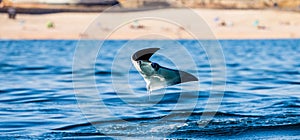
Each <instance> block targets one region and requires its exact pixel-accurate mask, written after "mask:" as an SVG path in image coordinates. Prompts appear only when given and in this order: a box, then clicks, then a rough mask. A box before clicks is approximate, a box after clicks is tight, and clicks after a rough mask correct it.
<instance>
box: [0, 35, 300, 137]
mask: <svg viewBox="0 0 300 140" xmlns="http://www.w3.org/2000/svg"><path fill="white" fill-rule="evenodd" d="M165 42H166V41H164V40H160V41H153V40H152V41H151V40H150V41H140V43H142V45H144V46H153V44H154V45H155V43H158V44H164V43H165ZM126 43H127V41H126V40H122V41H117V40H116V41H108V42H106V44H105V45H106V46H107V47H106V48H103V49H102V50H101V52H100V53H99V57H97V60H96V64H95V81H96V87H97V88H98V91H99V94H98V95H99V97H101V99H103V102H104V104H105V106H97V105H96V104H91V103H89V102H86V103H85V104H86V108H89V107H90V109H91V111H90V112H93V109H97V108H98V109H102V108H103V109H104V108H106V109H108V110H110V113H111V114H113V116H115V117H117V118H119V119H120V118H121V119H122V120H126V122H120V121H118V120H114V119H110V120H109V119H107V116H109V115H107V114H96V113H94V114H93V113H91V114H85V113H84V111H83V112H81V110H80V107H79V106H78V104H77V100H76V95H75V93H74V89H73V83H72V81H73V79H72V64H73V56H74V53H75V49H76V44H77V41H67V40H55V41H54V40H37V41H35V40H34V41H33V40H28V41H10V40H7V41H6V40H3V41H0V138H1V139H3V138H24V139H27V138H33V139H35V138H40V139H44V138H57V139H59V138H127V137H128V136H131V137H136V138H151V139H152V138H154V139H155V138H204V139H206V138H214V137H218V138H228V137H229V138H244V137H246V138H253V137H254V138H255V137H256V138H278V137H280V138H287V139H289V138H290V139H299V138H300V40H223V41H220V43H221V45H222V49H223V52H224V56H225V59H226V73H227V81H226V82H227V84H226V90H225V92H224V97H223V99H222V103H221V106H220V108H219V110H218V112H217V113H216V115H215V117H214V118H213V120H212V121H211V122H210V123H209V124H208V125H207V126H206V127H199V126H198V125H199V124H201V123H203V120H201V119H200V116H201V115H202V114H203V113H204V110H203V108H204V106H205V104H206V102H207V99H208V97H209V95H210V92H209V89H210V88H209V87H210V84H211V72H210V70H211V69H210V65H209V61H208V60H207V57H206V54H205V52H203V51H202V50H201V49H199V48H198V47H197V45H196V44H197V42H196V41H192V40H180V41H179V43H180V44H181V45H183V46H184V47H185V48H186V49H187V50H189V51H192V52H194V53H193V54H194V55H193V56H192V57H193V58H197V60H199V61H198V62H197V63H196V67H197V71H196V73H197V76H198V77H199V79H200V81H199V84H200V85H201V86H200V87H201V89H199V91H197V92H196V94H195V93H194V92H193V93H189V92H184V91H183V92H181V91H180V90H179V87H178V86H172V87H169V88H167V89H166V90H165V91H164V94H159V93H154V94H152V95H150V96H149V95H148V93H147V91H146V88H145V82H144V81H143V79H142V78H141V76H140V75H139V74H138V72H137V71H136V70H135V69H134V68H131V69H130V71H129V72H130V73H129V77H130V81H129V83H130V88H132V90H133V91H134V92H135V93H136V94H135V95H134V96H126V97H125V98H119V95H118V93H116V92H115V90H114V88H112V85H111V76H112V75H114V76H118V74H120V76H121V75H122V73H118V72H117V73H112V72H111V64H112V63H113V58H114V56H115V55H116V54H117V51H116V50H118V49H119V48H120V46H122V45H124V44H126ZM179 57H180V56H179ZM153 59H155V56H154V58H153ZM157 60H161V61H162V60H164V59H157ZM129 62H130V59H129ZM129 64H130V65H131V63H129ZM124 65H128V64H124ZM164 65H169V66H170V67H171V66H172V65H173V64H172V63H171V62H170V61H167V60H166V61H164ZM74 80H80V79H74ZM82 88H89V87H88V86H85V87H82ZM181 94H185V95H189V97H188V98H187V100H185V101H184V102H183V103H181V104H183V105H187V106H188V105H190V104H191V103H193V102H194V101H196V102H195V103H196V104H195V107H194V109H193V111H192V112H190V113H191V114H188V115H186V112H184V111H180V109H179V110H176V112H173V113H172V115H170V114H171V113H170V112H171V111H172V110H173V109H174V107H176V104H177V100H178V98H179V97H180V95H181ZM87 95H88V93H87ZM129 95H130V94H129ZM126 99H128V101H130V103H131V104H128V102H126ZM151 101H152V102H151ZM150 103H152V104H154V105H151V106H149V104H150ZM81 109H82V106H81ZM183 110H184V109H183ZM86 116H89V117H87V118H86ZM99 116H100V117H99ZM166 116H169V117H170V118H169V120H167V121H158V120H161V119H162V118H164V117H166Z"/></svg>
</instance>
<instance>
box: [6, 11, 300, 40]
mask: <svg viewBox="0 0 300 140" xmlns="http://www.w3.org/2000/svg"><path fill="white" fill-rule="evenodd" d="M193 10H194V11H195V12H196V13H197V14H198V15H199V17H200V18H202V19H203V20H204V21H205V22H206V23H207V25H208V27H209V28H210V30H211V31H212V33H213V34H214V36H215V37H216V38H217V39H262V38H263V39H277V38H300V32H299V30H300V13H297V12H289V11H279V10H220V9H193ZM166 11H167V12H170V13H173V14H174V15H176V14H177V13H179V12H181V9H160V10H152V11H139V12H125V13H121V12H119V13H104V14H103V13H102V15H105V16H106V17H107V20H103V21H99V26H101V27H99V31H95V33H96V34H97V33H98V32H99V34H100V33H104V32H105V34H109V33H112V32H113V34H112V35H111V36H110V39H132V38H137V37H139V36H143V35H145V34H152V33H153V32H155V34H164V35H167V36H171V38H175V39H176V38H178V39H192V38H191V37H190V36H188V35H186V34H185V33H184V31H185V30H194V29H193V28H191V26H193V25H192V24H196V23H193V22H190V21H193V19H188V18H189V16H187V17H184V18H185V19H183V20H185V21H187V22H186V24H185V25H182V28H181V27H178V26H169V25H168V24H165V23H163V22H162V23H160V22H157V21H151V20H150V21H149V20H148V21H139V22H138V23H137V22H136V21H134V22H128V21H124V22H126V23H128V24H126V25H124V26H122V29H118V31H117V32H115V30H116V29H115V28H114V27H111V26H110V25H111V24H112V23H114V22H115V21H116V20H117V19H118V18H119V17H123V16H125V15H134V14H140V15H145V16H147V14H149V13H157V14H159V13H160V12H166ZM97 16H99V13H54V14H41V15H29V14H18V15H17V17H16V19H15V20H12V19H9V18H8V15H7V14H5V13H1V14H0V23H1V26H0V30H1V32H0V39H80V38H88V37H89V35H88V34H86V33H85V30H86V29H87V27H89V25H90V23H91V22H93V21H94V20H95V19H96V17H97ZM49 23H53V25H54V27H53V28H48V27H47V26H48V25H47V24H49ZM181 30H182V31H181ZM182 32H183V33H182ZM97 38H99V39H104V38H105V36H100V37H97Z"/></svg>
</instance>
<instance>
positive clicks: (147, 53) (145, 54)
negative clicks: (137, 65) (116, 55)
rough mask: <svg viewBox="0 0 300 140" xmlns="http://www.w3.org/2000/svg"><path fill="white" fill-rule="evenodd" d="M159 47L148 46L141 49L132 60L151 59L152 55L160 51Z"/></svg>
mask: <svg viewBox="0 0 300 140" xmlns="http://www.w3.org/2000/svg"><path fill="white" fill-rule="evenodd" d="M158 50H159V48H148V49H143V50H140V51H137V52H136V53H134V54H133V55H132V60H134V61H138V60H144V61H149V59H150V57H151V56H152V55H153V54H154V53H155V52H156V51H158Z"/></svg>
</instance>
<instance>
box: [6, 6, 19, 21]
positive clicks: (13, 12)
mask: <svg viewBox="0 0 300 140" xmlns="http://www.w3.org/2000/svg"><path fill="white" fill-rule="evenodd" d="M7 13H8V18H9V19H16V15H17V12H16V9H15V8H13V7H9V8H8V10H7Z"/></svg>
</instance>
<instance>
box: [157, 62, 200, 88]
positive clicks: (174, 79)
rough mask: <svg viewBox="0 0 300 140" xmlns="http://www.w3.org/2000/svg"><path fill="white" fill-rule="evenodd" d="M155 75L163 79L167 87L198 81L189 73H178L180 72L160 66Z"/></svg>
mask: <svg viewBox="0 0 300 140" xmlns="http://www.w3.org/2000/svg"><path fill="white" fill-rule="evenodd" d="M157 74H159V75H161V76H162V77H164V79H165V80H166V82H167V85H168V86H171V85H176V84H180V83H185V82H191V81H198V78H197V77H195V76H194V75H192V74H190V73H187V72H184V71H180V70H173V69H169V68H165V67H162V66H160V68H159V69H158V71H157Z"/></svg>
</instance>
